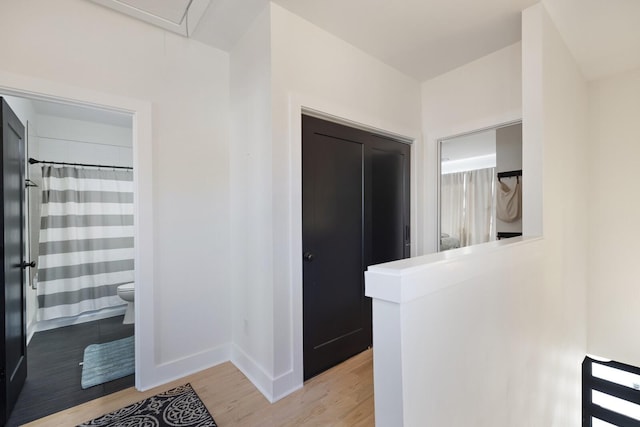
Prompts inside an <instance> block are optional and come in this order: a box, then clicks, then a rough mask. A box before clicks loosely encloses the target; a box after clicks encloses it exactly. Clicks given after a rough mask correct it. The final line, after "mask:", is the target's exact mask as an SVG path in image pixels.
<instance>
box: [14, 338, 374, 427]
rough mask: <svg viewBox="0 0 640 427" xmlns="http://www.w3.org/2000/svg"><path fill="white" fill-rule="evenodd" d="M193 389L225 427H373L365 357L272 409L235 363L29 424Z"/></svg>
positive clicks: (73, 420)
mask: <svg viewBox="0 0 640 427" xmlns="http://www.w3.org/2000/svg"><path fill="white" fill-rule="evenodd" d="M185 383H191V385H192V387H193V388H194V390H195V391H196V393H198V395H199V396H200V398H201V399H202V401H203V402H204V404H205V405H206V406H207V408H208V409H209V411H210V412H211V414H212V415H213V417H214V418H215V420H216V422H217V423H218V424H219V425H220V426H221V427H226V426H234V427H236V426H237V427H255V426H278V427H280V426H291V427H293V426H302V425H304V426H349V427H352V426H363V427H364V426H373V425H374V410H373V358H372V350H367V351H364V352H363V353H360V354H358V355H356V356H354V357H353V358H351V359H349V360H347V361H346V362H344V363H342V364H340V365H338V366H336V367H334V368H332V369H330V370H328V371H326V372H324V373H322V374H320V375H318V376H316V377H314V378H312V379H310V380H309V381H307V382H306V383H305V384H304V387H303V388H302V389H300V390H298V391H296V392H294V393H292V394H290V395H289V396H287V397H285V398H283V399H281V400H279V401H278V402H276V403H274V404H270V403H269V402H268V401H267V400H266V399H265V398H264V396H263V395H262V394H261V393H260V392H259V391H258V390H257V389H256V388H255V387H254V386H253V384H252V383H251V382H250V381H249V380H248V379H247V378H246V377H245V376H244V375H243V374H242V372H240V371H239V370H238V369H237V368H236V367H235V366H234V365H233V364H232V363H230V362H226V363H223V364H220V365H218V366H215V367H213V368H210V369H207V370H205V371H202V372H199V373H197V374H194V375H191V376H188V377H185V378H182V379H179V380H176V381H173V382H171V383H169V384H165V385H164V386H161V387H157V388H154V389H151V390H147V391H145V392H139V391H137V390H135V388H128V389H126V390H122V391H119V392H116V393H114V394H111V395H108V396H105V397H101V398H99V399H96V400H93V401H91V402H87V403H84V404H82V405H78V406H75V407H73V408H70V409H68V410H65V411H62V412H59V413H57V414H53V415H50V416H48V417H45V418H42V419H40V420H36V421H34V422H32V423H29V424H26V426H29V427H42V426H56V427H57V426H73V425H77V424H79V423H82V422H84V421H88V420H90V419H93V418H95V417H98V416H100V415H102V414H105V413H108V412H111V411H115V410H116V409H119V408H121V407H123V406H126V405H129V404H131V403H134V402H137V401H139V400H142V399H145V398H147V397H150V396H153V395H155V394H157V393H159V392H162V391H165V390H168V389H170V388H172V387H176V386H178V385H182V384H185Z"/></svg>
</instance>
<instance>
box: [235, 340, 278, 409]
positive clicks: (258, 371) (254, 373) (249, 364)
mask: <svg viewBox="0 0 640 427" xmlns="http://www.w3.org/2000/svg"><path fill="white" fill-rule="evenodd" d="M231 363H233V364H234V365H235V366H236V368H238V369H239V370H240V372H242V373H243V374H244V376H245V377H247V378H248V379H249V381H251V382H252V383H253V385H254V386H256V388H257V389H258V390H259V391H260V393H262V394H263V395H264V397H266V398H267V400H268V401H269V402H270V403H273V402H275V400H274V399H273V378H272V377H271V375H269V374H268V373H267V372H265V370H264V369H263V368H262V366H260V365H259V364H258V363H256V361H255V360H253V359H252V358H251V357H250V356H249V355H248V354H247V353H245V352H244V351H243V350H242V349H241V348H240V347H238V346H237V345H235V344H231Z"/></svg>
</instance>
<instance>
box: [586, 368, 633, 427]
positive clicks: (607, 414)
mask: <svg viewBox="0 0 640 427" xmlns="http://www.w3.org/2000/svg"><path fill="white" fill-rule="evenodd" d="M594 364H598V365H603V366H608V367H610V368H613V369H617V370H620V371H624V372H628V373H631V374H636V375H640V368H638V367H636V366H631V365H627V364H624V363H620V362H613V361H609V362H604V361H600V360H595V359H592V358H590V357H585V359H584V361H583V362H582V427H591V426H592V420H593V419H594V418H597V419H599V420H602V421H605V422H607V423H609V424H613V425H615V426H618V427H640V421H638V420H637V419H635V418H631V417H629V416H627V415H624V414H621V413H618V412H616V411H614V410H611V409H607V408H604V407H602V406H600V405H597V404H595V403H593V392H594V391H599V392H601V393H604V394H607V395H609V396H613V397H617V398H618V399H622V400H625V401H627V402H631V403H635V404H636V405H640V389H638V388H636V384H634V387H633V388H632V387H628V386H624V385H620V384H617V383H615V382H611V381H608V380H605V379H603V378H598V377H594V376H593V365H594ZM638 387H640V385H638Z"/></svg>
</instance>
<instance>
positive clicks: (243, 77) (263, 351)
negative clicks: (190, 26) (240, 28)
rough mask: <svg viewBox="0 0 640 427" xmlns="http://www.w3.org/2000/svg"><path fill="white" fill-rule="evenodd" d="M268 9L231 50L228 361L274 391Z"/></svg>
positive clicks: (269, 391) (267, 391)
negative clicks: (230, 315) (230, 318)
mask: <svg viewBox="0 0 640 427" xmlns="http://www.w3.org/2000/svg"><path fill="white" fill-rule="evenodd" d="M270 19H271V17H270V13H269V8H268V7H267V8H265V9H264V10H263V12H262V13H261V14H260V15H259V16H258V18H256V20H255V21H254V22H253V24H252V25H251V27H250V28H249V30H248V31H247V32H246V33H245V35H244V36H243V37H242V38H241V39H240V40H239V41H238V43H237V44H236V45H235V47H234V48H233V49H232V51H231V120H232V123H231V207H230V211H231V233H232V240H231V265H232V275H231V284H232V288H233V349H232V355H231V358H232V361H233V363H234V364H235V365H236V366H238V367H239V368H240V369H241V370H242V371H243V372H244V373H245V375H247V377H249V378H250V379H251V380H252V381H253V382H254V384H256V386H258V388H259V389H260V391H261V392H262V393H263V394H264V395H265V396H268V397H270V396H272V395H273V390H272V387H271V383H272V375H273V368H272V367H273V334H274V331H273V253H272V252H273V251H272V249H273V231H272V228H271V227H272V215H273V214H272V185H271V181H272V179H271V173H272V164H271V159H272V154H271V126H272V125H271V73H272V71H271V37H270V31H271V23H270Z"/></svg>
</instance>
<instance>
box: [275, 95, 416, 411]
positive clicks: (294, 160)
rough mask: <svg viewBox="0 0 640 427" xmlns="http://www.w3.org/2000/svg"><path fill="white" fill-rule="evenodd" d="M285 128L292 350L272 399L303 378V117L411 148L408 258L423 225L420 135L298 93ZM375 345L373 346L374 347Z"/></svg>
mask: <svg viewBox="0 0 640 427" xmlns="http://www.w3.org/2000/svg"><path fill="white" fill-rule="evenodd" d="M288 101H289V108H288V125H289V138H288V142H289V147H288V148H289V150H288V152H289V172H290V175H289V178H290V179H289V202H290V203H289V218H290V221H289V226H290V228H289V237H290V239H289V259H288V265H289V269H290V270H289V278H290V282H289V284H290V288H289V289H290V292H291V293H290V305H289V306H290V312H291V317H290V322H291V324H290V339H291V351H292V355H291V356H292V357H291V360H292V367H291V370H290V371H289V372H287V373H286V374H283V375H279V376H277V377H276V378H274V383H273V398H274V400H277V399H278V398H279V397H282V396H285V395H287V394H288V393H290V392H291V391H293V390H295V389H297V388H300V387H302V384H303V377H304V360H303V328H302V319H303V316H302V309H303V298H302V290H303V274H302V268H303V264H302V257H301V256H300V254H302V115H303V114H305V115H309V116H313V117H317V118H320V119H323V120H327V121H330V122H334V123H338V124H342V125H345V126H349V127H353V128H356V129H361V130H366V131H371V132H374V133H376V134H379V135H382V136H388V137H390V138H393V139H395V140H397V141H399V142H403V143H405V144H408V145H410V147H411V169H410V173H411V178H410V185H411V195H410V198H411V200H410V206H411V207H410V218H411V256H416V254H417V253H418V252H417V248H418V246H419V244H415V243H416V241H417V240H419V239H420V236H421V234H422V233H421V232H419V226H420V224H421V223H422V221H420V220H419V219H418V217H419V216H418V197H417V196H418V194H419V192H420V191H424V186H423V185H422V183H421V179H419V173H418V170H420V171H422V168H418V167H417V163H416V162H417V161H418V159H420V158H422V151H421V150H422V147H421V144H420V141H421V139H420V137H419V136H418V135H416V134H415V133H414V131H412V130H411V129H408V128H401V127H400V128H399V127H398V126H397V125H394V124H391V123H388V122H384V121H381V120H380V119H378V118H375V117H371V116H369V115H367V114H365V113H362V112H361V111H356V110H353V109H350V108H348V107H345V106H342V105H338V104H336V103H335V102H331V101H327V100H322V99H320V98H318V97H309V96H303V95H300V94H293V93H291V94H289V95H288ZM374 345H375V343H374Z"/></svg>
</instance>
